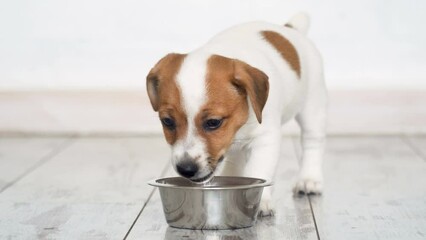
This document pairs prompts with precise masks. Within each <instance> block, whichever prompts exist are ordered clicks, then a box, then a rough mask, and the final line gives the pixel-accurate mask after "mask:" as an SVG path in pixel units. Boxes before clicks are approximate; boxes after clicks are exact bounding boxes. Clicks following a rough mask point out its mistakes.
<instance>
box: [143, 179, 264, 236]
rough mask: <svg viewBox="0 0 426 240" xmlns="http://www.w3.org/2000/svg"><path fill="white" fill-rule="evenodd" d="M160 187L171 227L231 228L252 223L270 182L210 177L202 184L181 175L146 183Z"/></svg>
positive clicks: (165, 212)
mask: <svg viewBox="0 0 426 240" xmlns="http://www.w3.org/2000/svg"><path fill="white" fill-rule="evenodd" d="M149 184H150V185H151V186H155V187H158V188H159V190H160V195H161V200H162V202H163V210H164V214H165V216H166V220H167V223H168V224H169V225H170V226H171V227H177V228H188V229H235V228H244V227H250V226H252V225H253V224H254V222H255V221H256V218H257V214H258V210H259V202H260V199H261V197H262V192H263V188H264V187H266V186H270V185H271V183H270V182H267V181H265V180H263V179H257V178H246V177H214V178H213V179H212V180H211V181H210V182H209V183H207V184H206V185H200V184H196V183H192V182H190V181H189V180H187V179H185V178H181V177H171V178H161V179H158V180H153V181H151V182H149Z"/></svg>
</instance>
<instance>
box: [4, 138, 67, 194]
mask: <svg viewBox="0 0 426 240" xmlns="http://www.w3.org/2000/svg"><path fill="white" fill-rule="evenodd" d="M69 144H70V139H68V138H28V137H20V138H17V137H15V138H0V194H1V192H3V191H4V190H6V189H7V188H8V187H10V186H11V185H12V184H13V183H14V182H16V181H17V180H19V179H20V178H22V177H24V176H25V175H26V174H28V173H29V172H30V171H32V170H33V169H35V168H37V167H39V166H40V165H41V164H43V163H44V162H46V161H48V160H49V159H51V158H52V157H54V156H55V154H57V153H59V152H60V151H61V150H62V149H63V148H64V147H66V146H68V145H69Z"/></svg>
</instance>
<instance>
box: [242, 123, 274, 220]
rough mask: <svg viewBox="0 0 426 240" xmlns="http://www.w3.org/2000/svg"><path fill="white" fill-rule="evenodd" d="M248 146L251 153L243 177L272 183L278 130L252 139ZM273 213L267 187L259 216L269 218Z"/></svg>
mask: <svg viewBox="0 0 426 240" xmlns="http://www.w3.org/2000/svg"><path fill="white" fill-rule="evenodd" d="M250 145H251V152H250V156H249V157H248V162H247V165H246V168H245V170H244V175H245V176H249V177H258V178H263V179H266V180H270V181H272V180H273V178H274V174H275V170H276V166H277V162H278V159H279V158H280V153H281V152H280V151H281V131H280V128H279V127H277V129H274V130H270V131H268V133H265V134H262V135H260V136H258V137H256V138H254V140H253V141H252V142H251V143H250ZM273 213H274V206H273V203H272V190H271V187H267V188H265V189H264V190H263V195H262V201H261V202H260V215H261V216H269V215H273Z"/></svg>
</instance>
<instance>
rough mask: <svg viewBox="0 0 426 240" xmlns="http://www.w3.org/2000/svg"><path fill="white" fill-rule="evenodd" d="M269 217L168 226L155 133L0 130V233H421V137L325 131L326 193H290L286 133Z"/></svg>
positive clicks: (424, 160) (424, 200) (175, 238)
mask: <svg viewBox="0 0 426 240" xmlns="http://www.w3.org/2000/svg"><path fill="white" fill-rule="evenodd" d="M283 150H284V154H283V156H282V161H281V162H280V167H279V168H277V169H278V170H277V175H276V180H275V186H274V192H275V205H276V210H277V213H276V215H275V216H274V217H269V218H263V219H259V221H258V222H257V224H256V225H255V226H254V227H252V228H247V229H242V230H235V231H190V230H180V229H174V228H170V227H168V226H167V224H166V222H165V219H164V216H163V212H162V208H161V202H160V199H159V195H158V191H156V190H155V189H153V188H152V187H149V186H148V185H147V184H146V182H147V181H148V180H150V179H153V178H157V177H160V176H166V175H172V174H173V172H172V169H171V167H170V164H169V162H168V157H169V150H168V147H167V145H166V144H165V142H164V141H163V139H162V138H160V137H149V138H148V137H147V138H143V137H128V138H126V137H115V138H114V137H110V138H95V137H92V138H78V137H69V138H68V137H67V138H35V137H3V138H1V139H0V239H73V240H74V239H90V240H92V239H124V238H126V239H147V240H155V239H168V240H179V239H185V240H188V239H215V240H216V239H226V240H234V239H256V240H261V239H339V240H341V239H345V240H347V239H387V240H389V239H426V137H420V136H413V137H410V136H394V137H391V136H386V137H380V136H362V137H361V136H357V137H351V136H347V137H331V138H329V141H328V146H327V153H326V161H325V164H324V171H325V181H326V182H325V193H324V194H323V196H309V197H306V196H304V197H294V196H293V195H292V193H291V186H292V183H293V182H294V178H295V175H296V173H297V166H298V163H297V162H298V161H297V159H298V156H299V155H300V148H299V145H298V140H297V139H295V138H284V141H283Z"/></svg>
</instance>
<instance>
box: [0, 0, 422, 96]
mask: <svg viewBox="0 0 426 240" xmlns="http://www.w3.org/2000/svg"><path fill="white" fill-rule="evenodd" d="M298 11H305V12H308V13H309V14H310V16H311V20H312V24H311V29H310V32H309V36H310V37H311V38H312V39H313V40H314V41H315V42H316V44H317V46H318V48H319V49H320V50H321V51H322V53H323V56H324V60H325V65H326V77H327V81H328V85H329V87H330V88H331V89H426V44H425V43H426V26H425V25H426V14H425V12H426V1H421V0H417V1H415V0H405V1H404V0H356V1H355V0H354V1H341V0H340V1H338V0H326V1H318V0H306V1H300V0H286V1H284V0H155V1H153V0H150V1H146V0H121V1H113V0H73V1H64V0H40V1H25V0H13V1H1V2H0V90H46V89H48V90H63V89H66V90H68V89H107V90H110V89H135V88H144V86H145V80H144V79H145V75H146V73H147V72H148V71H149V69H150V67H152V65H153V64H154V63H155V62H156V61H157V60H158V59H159V58H160V57H162V56H163V55H165V54H166V53H168V52H172V51H175V52H187V51H190V50H191V49H194V48H196V47H198V46H199V45H201V44H203V43H204V42H206V41H207V40H208V39H209V38H210V37H211V36H212V35H214V34H215V33H217V32H219V31H221V30H223V29H225V28H227V27H229V26H232V25H235V24H237V23H241V22H246V21H251V20H266V21H269V22H274V23H278V24H284V23H285V22H286V20H287V19H288V18H289V17H291V15H293V14H294V13H296V12H298Z"/></svg>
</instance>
